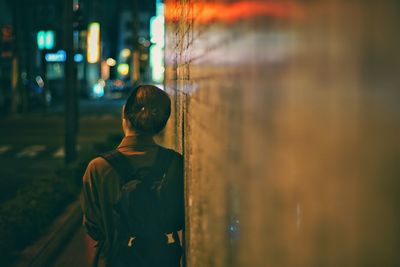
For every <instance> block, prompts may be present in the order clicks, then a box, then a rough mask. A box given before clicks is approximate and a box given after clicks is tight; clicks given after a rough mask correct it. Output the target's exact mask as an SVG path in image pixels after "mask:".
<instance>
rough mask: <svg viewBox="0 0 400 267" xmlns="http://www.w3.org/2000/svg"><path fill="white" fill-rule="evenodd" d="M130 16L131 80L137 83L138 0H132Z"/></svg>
mask: <svg viewBox="0 0 400 267" xmlns="http://www.w3.org/2000/svg"><path fill="white" fill-rule="evenodd" d="M132 4H133V5H132V16H133V34H132V35H133V38H132V39H133V55H132V63H133V70H132V71H133V72H132V76H131V77H132V82H133V83H137V82H139V81H140V60H139V58H140V51H139V42H138V41H139V23H140V21H139V12H138V9H139V5H138V0H133V3H132Z"/></svg>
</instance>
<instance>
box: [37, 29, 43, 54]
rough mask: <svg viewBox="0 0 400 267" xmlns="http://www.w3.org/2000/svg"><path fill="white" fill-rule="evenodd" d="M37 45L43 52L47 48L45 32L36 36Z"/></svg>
mask: <svg viewBox="0 0 400 267" xmlns="http://www.w3.org/2000/svg"><path fill="white" fill-rule="evenodd" d="M36 39H37V45H38V48H39V49H40V50H43V49H44V47H45V32H44V31H40V32H38V33H37V35H36Z"/></svg>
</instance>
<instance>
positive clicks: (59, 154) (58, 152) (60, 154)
mask: <svg viewBox="0 0 400 267" xmlns="http://www.w3.org/2000/svg"><path fill="white" fill-rule="evenodd" d="M80 149H81V147H80V146H79V145H77V146H76V150H77V151H79V150H80ZM64 156H65V149H64V147H63V146H61V147H59V148H58V149H57V150H56V152H54V153H53V158H62V157H64Z"/></svg>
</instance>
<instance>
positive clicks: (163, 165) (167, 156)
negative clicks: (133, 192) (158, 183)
mask: <svg viewBox="0 0 400 267" xmlns="http://www.w3.org/2000/svg"><path fill="white" fill-rule="evenodd" d="M99 156H100V157H102V158H104V159H105V160H106V161H107V162H108V163H109V164H110V165H111V166H112V167H113V169H114V170H115V171H116V172H117V173H118V175H119V176H120V177H121V179H122V181H123V183H124V184H125V183H127V182H129V181H130V180H131V179H132V177H134V174H135V173H136V171H137V169H136V168H135V167H134V166H132V165H131V164H130V162H129V160H128V158H127V157H126V156H124V155H123V154H122V153H121V152H119V151H118V150H116V149H115V150H111V151H109V152H106V153H103V154H100V155H99ZM171 159H172V152H171V151H170V150H169V149H166V148H163V147H161V146H160V147H159V150H158V152H157V155H156V159H155V160H154V163H153V165H152V167H151V170H150V172H149V173H148V174H147V175H146V178H147V177H149V178H151V177H160V176H162V175H163V174H164V173H165V172H166V170H167V167H168V166H169V164H170V161H171Z"/></svg>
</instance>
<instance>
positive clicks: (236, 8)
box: [165, 1, 303, 23]
mask: <svg viewBox="0 0 400 267" xmlns="http://www.w3.org/2000/svg"><path fill="white" fill-rule="evenodd" d="M182 8H183V9H188V8H190V10H188V11H189V12H187V14H186V16H185V20H188V21H189V20H195V21H196V22H198V23H208V22H211V21H220V22H227V23H232V22H235V21H238V20H240V19H246V18H255V17H275V18H286V19H292V18H297V19H298V18H302V17H303V12H302V9H301V8H300V6H299V5H296V4H294V3H288V2H286V3H278V2H268V3H265V2H254V1H241V2H236V3H193V4H192V5H188V6H187V7H185V6H181V4H179V3H169V2H166V13H165V16H166V20H167V21H178V20H180V19H182V13H180V12H176V11H178V10H181V9H182Z"/></svg>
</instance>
